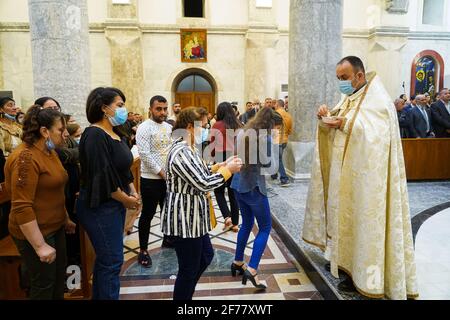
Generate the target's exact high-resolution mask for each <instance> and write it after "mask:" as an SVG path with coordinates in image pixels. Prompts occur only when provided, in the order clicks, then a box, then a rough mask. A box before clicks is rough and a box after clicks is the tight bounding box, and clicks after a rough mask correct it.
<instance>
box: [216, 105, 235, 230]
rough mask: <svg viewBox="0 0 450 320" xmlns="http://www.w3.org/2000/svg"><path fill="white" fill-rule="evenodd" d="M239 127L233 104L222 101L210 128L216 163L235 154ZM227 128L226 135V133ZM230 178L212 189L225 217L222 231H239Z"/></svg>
mask: <svg viewBox="0 0 450 320" xmlns="http://www.w3.org/2000/svg"><path fill="white" fill-rule="evenodd" d="M240 127H241V123H240V122H239V120H238V119H237V117H236V113H235V112H234V109H233V106H232V105H231V103H229V102H222V103H220V104H219V105H218V107H217V121H216V123H214V125H213V127H212V130H211V149H212V152H213V156H214V159H215V162H216V163H220V162H223V161H225V160H226V159H228V158H229V157H231V156H233V155H234V154H235V141H234V140H235V139H234V132H235V131H236V130H237V129H239V128H240ZM227 130H228V135H227ZM231 181H232V179H229V180H227V182H225V183H224V184H223V185H222V186H220V187H219V188H217V189H215V190H214V194H215V196H216V200H217V204H218V205H219V208H220V211H221V212H222V216H223V218H224V219H225V222H224V227H223V230H224V231H228V230H230V229H231V230H233V231H234V232H238V231H239V227H238V225H239V207H238V203H237V200H236V198H235V196H234V191H233V189H231V187H230V185H231ZM225 189H227V191H228V199H229V201H230V208H228V204H227V201H226V199H225Z"/></svg>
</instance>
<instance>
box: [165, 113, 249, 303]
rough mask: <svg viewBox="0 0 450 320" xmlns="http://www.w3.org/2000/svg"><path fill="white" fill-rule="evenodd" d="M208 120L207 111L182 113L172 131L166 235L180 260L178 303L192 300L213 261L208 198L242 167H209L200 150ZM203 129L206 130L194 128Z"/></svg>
mask: <svg viewBox="0 0 450 320" xmlns="http://www.w3.org/2000/svg"><path fill="white" fill-rule="evenodd" d="M207 114H208V113H207V111H206V110H205V109H204V108H195V107H190V108H186V109H183V110H182V111H181V112H180V114H179V115H178V118H177V122H176V123H175V126H174V128H173V136H174V138H175V139H176V140H175V142H174V143H173V145H172V146H171V148H170V150H169V152H168V156H167V163H166V175H167V195H166V201H165V203H164V208H163V210H162V214H161V230H162V233H163V234H165V235H167V236H171V237H172V238H173V241H174V242H173V243H174V246H175V251H176V254H177V258H178V275H177V280H176V282H175V288H174V295H173V298H174V300H191V299H192V296H193V294H194V291H195V286H196V285H197V282H198V280H199V279H200V277H201V275H202V273H203V272H204V271H205V270H206V268H207V267H208V265H209V264H210V263H211V260H212V258H213V256H214V251H213V248H212V245H211V240H210V238H209V234H208V232H209V231H211V229H212V226H211V219H210V212H209V203H208V196H207V194H208V192H210V191H213V190H214V189H216V188H218V187H220V186H222V185H223V184H224V183H225V181H226V180H228V179H229V178H230V177H231V175H232V174H233V173H236V172H238V171H239V170H240V168H241V165H242V161H241V160H240V159H238V158H236V157H232V158H229V159H228V160H227V161H225V162H222V163H218V164H216V165H214V166H213V167H212V168H209V167H208V166H207V165H206V164H205V162H204V161H203V159H202V158H201V155H200V153H199V149H197V148H196V145H197V146H199V145H201V128H202V127H203V128H204V127H205V126H206V125H207V123H208V122H207V121H208V120H207ZM199 123H201V126H198V127H195V124H199ZM194 127H195V128H194ZM177 137H178V138H177Z"/></svg>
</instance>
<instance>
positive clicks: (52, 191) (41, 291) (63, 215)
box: [5, 106, 75, 299]
mask: <svg viewBox="0 0 450 320" xmlns="http://www.w3.org/2000/svg"><path fill="white" fill-rule="evenodd" d="M67 135H68V134H67V131H66V126H65V121H64V117H63V115H62V114H61V113H60V112H58V111H55V110H51V109H46V110H42V108H41V107H40V106H32V107H31V108H30V109H29V110H28V112H27V114H26V115H25V120H24V126H23V143H22V144H20V145H19V146H18V147H17V148H16V149H15V150H14V151H13V152H12V153H11V154H10V155H9V157H8V159H7V160H6V164H5V186H6V190H7V191H8V192H9V193H10V194H11V213H10V217H9V232H10V234H11V236H12V237H13V239H14V241H15V243H16V245H17V248H18V249H19V252H20V255H21V257H22V263H23V266H24V269H25V270H27V272H28V276H29V279H30V291H29V298H30V299H64V287H65V285H64V282H65V271H66V242H65V232H67V233H73V232H74V231H75V224H74V223H73V222H72V221H71V220H70V219H69V217H68V215H67V211H66V209H65V199H64V186H65V184H66V182H67V174H66V171H65V170H64V168H63V166H62V164H61V162H60V161H59V158H58V155H57V154H56V152H55V148H56V147H58V146H61V145H63V143H64V139H65V138H66V137H67Z"/></svg>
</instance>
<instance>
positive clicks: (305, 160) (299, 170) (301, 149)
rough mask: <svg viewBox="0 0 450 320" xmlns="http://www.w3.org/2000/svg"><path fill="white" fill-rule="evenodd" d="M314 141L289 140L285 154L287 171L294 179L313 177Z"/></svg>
mask: <svg viewBox="0 0 450 320" xmlns="http://www.w3.org/2000/svg"><path fill="white" fill-rule="evenodd" d="M313 154H314V142H298V141H289V143H288V145H287V148H286V154H285V158H284V160H285V162H284V163H285V167H286V173H287V174H288V176H289V177H291V178H292V179H294V180H305V179H310V178H311V163H312V158H313Z"/></svg>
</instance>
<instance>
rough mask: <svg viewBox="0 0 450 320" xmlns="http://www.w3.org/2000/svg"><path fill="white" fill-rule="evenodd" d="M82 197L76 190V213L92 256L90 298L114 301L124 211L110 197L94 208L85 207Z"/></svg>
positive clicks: (121, 259) (120, 254)
mask: <svg viewBox="0 0 450 320" xmlns="http://www.w3.org/2000/svg"><path fill="white" fill-rule="evenodd" d="M85 199H86V192H85V190H80V196H79V198H78V201H77V215H78V218H79V222H80V224H81V225H82V226H83V228H84V229H85V230H86V232H87V234H88V236H89V239H90V240H91V242H92V246H93V247H94V250H95V255H96V257H95V265H94V279H93V286H92V299H94V300H118V299H119V292H120V279H119V274H120V269H121V268H122V264H123V228H124V224H125V213H126V210H125V207H124V206H123V205H122V203H120V202H118V201H116V200H113V199H111V200H109V201H108V202H105V203H102V204H101V205H100V206H99V207H97V208H88V207H86V206H85ZM84 280H85V279H84Z"/></svg>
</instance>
